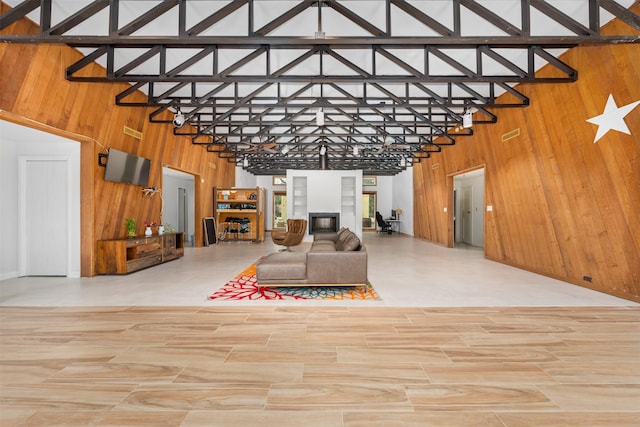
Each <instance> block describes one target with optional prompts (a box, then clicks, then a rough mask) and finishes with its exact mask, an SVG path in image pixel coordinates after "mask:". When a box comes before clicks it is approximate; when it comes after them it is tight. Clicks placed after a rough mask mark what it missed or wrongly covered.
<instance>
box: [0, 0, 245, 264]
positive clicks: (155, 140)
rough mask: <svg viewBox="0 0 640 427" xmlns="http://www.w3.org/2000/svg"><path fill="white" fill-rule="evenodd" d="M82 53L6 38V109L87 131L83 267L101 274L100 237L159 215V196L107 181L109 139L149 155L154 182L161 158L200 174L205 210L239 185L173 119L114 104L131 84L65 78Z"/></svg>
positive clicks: (2, 80) (0, 57)
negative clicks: (155, 119) (152, 119)
mask: <svg viewBox="0 0 640 427" xmlns="http://www.w3.org/2000/svg"><path fill="white" fill-rule="evenodd" d="M2 7H6V6H4V5H3V6H2ZM19 26H20V27H23V28H29V31H32V32H37V28H35V27H34V26H33V24H32V23H29V22H27V21H19V22H17V23H15V24H13V25H12V26H11V27H10V28H8V29H7V30H5V31H7V32H9V33H11V32H12V31H13V30H14V29H16V28H18V27H19ZM21 32H23V33H24V32H25V31H23V30H21ZM80 57H81V55H80V54H79V52H77V51H75V50H74V49H72V48H69V47H66V46H56V45H24V46H23V45H17V44H6V43H5V44H2V45H0V69H3V70H8V69H11V70H12V72H11V73H0V86H2V88H3V90H2V91H0V109H1V110H4V112H5V113H4V114H10V115H15V116H16V117H20V118H21V120H22V122H23V123H25V125H26V126H32V127H36V126H38V125H36V124H38V123H39V124H40V125H41V126H42V127H44V128H45V129H44V130H45V131H48V132H52V133H57V134H60V135H62V136H65V134H69V135H76V136H81V137H82V138H86V139H87V141H88V142H87V143H86V146H85V145H84V144H85V143H83V147H82V149H81V177H82V185H81V218H82V226H81V228H82V236H81V275H83V276H91V275H94V274H95V250H96V249H95V245H96V241H97V240H99V239H110V238H117V237H123V236H124V235H125V230H124V219H125V218H127V217H133V218H134V219H135V220H136V222H137V224H138V233H140V234H141V233H142V232H143V225H144V224H143V223H144V221H145V220H148V221H152V220H153V221H158V220H159V218H160V207H161V202H160V199H159V198H157V197H155V198H150V199H145V198H143V197H142V192H141V187H139V186H131V185H126V184H119V183H111V182H105V181H104V169H103V168H100V167H98V166H97V158H98V154H99V153H100V152H104V147H106V148H108V147H113V148H117V149H121V150H124V151H128V152H132V153H134V154H138V155H142V156H144V157H147V158H150V159H151V161H152V172H151V174H152V175H151V181H150V185H155V186H157V187H159V186H160V184H161V174H162V167H161V166H162V164H163V163H164V164H166V165H168V166H171V167H174V168H176V169H179V170H182V171H185V172H188V173H191V174H193V175H194V176H196V177H198V178H197V179H198V182H196V186H195V188H196V191H197V194H196V197H195V199H196V203H199V204H200V206H198V207H197V208H196V211H197V212H199V213H200V216H201V217H203V216H210V215H211V214H212V210H213V200H212V195H211V194H210V193H211V191H210V189H211V188H212V187H214V186H216V185H218V186H227V187H230V186H233V185H234V184H235V169H234V168H233V167H230V166H229V164H228V163H227V161H226V159H222V160H221V159H219V158H218V157H217V155H216V154H215V153H207V152H206V150H205V149H204V148H203V147H202V146H194V145H192V144H191V142H190V140H189V138H187V137H179V136H175V135H173V128H172V127H171V125H169V124H157V123H153V124H152V123H149V121H148V117H149V113H150V110H149V109H144V108H133V107H118V106H116V105H115V103H114V99H115V96H116V94H117V93H119V92H121V91H122V90H123V89H124V88H125V87H126V86H125V85H122V84H93V83H91V84H89V83H71V82H68V81H66V80H65V79H64V68H65V67H66V66H68V65H69V64H71V63H73V62H74V61H76V60H77V59H79V58H80ZM91 67H93V70H91V72H92V73H95V70H96V69H100V67H99V66H98V65H97V64H93V65H92V66H91ZM96 67H97V68H96ZM136 96H139V97H141V98H142V97H144V95H143V94H138V95H136ZM167 114H169V113H167ZM125 125H126V126H128V127H131V128H133V129H135V130H139V131H141V132H143V138H142V140H137V139H135V138H132V137H130V136H127V135H125V134H124V133H123V127H124V126H125ZM76 139H77V138H76ZM209 164H213V165H215V168H211V167H209ZM201 180H204V183H203V182H202V181H201ZM196 222H197V218H196ZM201 232H202V231H201V230H199V227H196V244H198V245H201V243H202V238H201Z"/></svg>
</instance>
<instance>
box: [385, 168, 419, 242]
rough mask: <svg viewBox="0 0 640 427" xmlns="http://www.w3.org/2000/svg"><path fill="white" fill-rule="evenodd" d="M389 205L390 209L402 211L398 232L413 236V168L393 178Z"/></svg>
mask: <svg viewBox="0 0 640 427" xmlns="http://www.w3.org/2000/svg"><path fill="white" fill-rule="evenodd" d="M391 205H392V209H402V215H400V221H402V222H401V223H400V232H401V233H405V234H409V235H411V236H413V168H407V169H406V170H405V171H403V172H400V173H399V174H398V175H395V176H394V177H393V180H392V188H391ZM390 213H391V212H389V214H390Z"/></svg>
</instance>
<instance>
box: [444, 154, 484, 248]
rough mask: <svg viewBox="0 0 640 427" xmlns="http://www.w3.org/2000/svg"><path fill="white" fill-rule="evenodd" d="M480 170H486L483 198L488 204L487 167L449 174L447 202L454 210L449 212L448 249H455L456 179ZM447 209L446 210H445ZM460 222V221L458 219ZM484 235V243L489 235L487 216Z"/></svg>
mask: <svg viewBox="0 0 640 427" xmlns="http://www.w3.org/2000/svg"><path fill="white" fill-rule="evenodd" d="M480 169H484V185H483V190H482V191H483V192H484V194H483V197H484V204H485V205H486V204H487V165H486V164H484V163H482V164H479V165H476V166H473V167H470V168H467V169H463V170H460V171H457V172H454V173H450V174H447V194H448V195H449V196H448V201H447V206H451V207H452V208H451V209H449V210H448V211H447V247H448V248H453V247H454V246H455V238H454V234H455V229H454V227H455V224H454V221H453V217H454V215H456V212H454V208H453V206H456V205H457V204H456V201H455V199H454V197H455V194H454V187H455V185H454V178H455V177H456V176H458V175H463V174H465V173H469V172H473V171H477V170H480ZM445 209H446V208H445ZM483 209H486V207H483ZM458 221H459V219H458ZM482 233H483V241H484V236H486V233H487V216H486V215H484V221H483V223H482ZM484 247H485V245H483V250H484Z"/></svg>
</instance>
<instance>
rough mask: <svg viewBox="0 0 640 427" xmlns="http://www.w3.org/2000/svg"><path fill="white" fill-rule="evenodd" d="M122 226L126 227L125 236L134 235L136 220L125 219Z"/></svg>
mask: <svg viewBox="0 0 640 427" xmlns="http://www.w3.org/2000/svg"><path fill="white" fill-rule="evenodd" d="M124 226H125V228H126V229H127V237H135V236H136V221H135V220H134V219H133V218H127V219H125V220H124Z"/></svg>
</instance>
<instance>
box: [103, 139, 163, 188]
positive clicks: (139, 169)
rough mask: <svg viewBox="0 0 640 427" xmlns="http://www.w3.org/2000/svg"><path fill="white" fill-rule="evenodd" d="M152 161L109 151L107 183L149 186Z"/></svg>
mask: <svg viewBox="0 0 640 427" xmlns="http://www.w3.org/2000/svg"><path fill="white" fill-rule="evenodd" d="M150 167H151V161H150V160H149V159H145V158H144V157H139V156H136V155H134V154H129V153H125V152H124V151H120V150H116V149H114V148H110V149H109V157H107V169H106V170H105V172H104V179H105V181H113V182H124V183H127V184H133V185H143V186H147V185H149V168H150Z"/></svg>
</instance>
